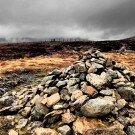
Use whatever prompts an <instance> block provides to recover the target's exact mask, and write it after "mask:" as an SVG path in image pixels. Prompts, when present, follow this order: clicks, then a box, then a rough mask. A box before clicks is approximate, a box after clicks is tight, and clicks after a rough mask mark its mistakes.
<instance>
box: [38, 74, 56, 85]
mask: <svg viewBox="0 0 135 135" xmlns="http://www.w3.org/2000/svg"><path fill="white" fill-rule="evenodd" d="M53 78H54V75H51V76H46V77H44V78H43V80H42V82H41V85H45V84H46V82H47V81H50V80H52V79H53Z"/></svg>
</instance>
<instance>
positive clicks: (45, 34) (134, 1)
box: [0, 0, 135, 40]
mask: <svg viewBox="0 0 135 135" xmlns="http://www.w3.org/2000/svg"><path fill="white" fill-rule="evenodd" d="M130 36H135V0H0V37H6V38H11V37H12V38H16V37H33V38H54V37H63V38H76V37H80V38H86V39H89V40H115V39H122V38H127V37H130Z"/></svg>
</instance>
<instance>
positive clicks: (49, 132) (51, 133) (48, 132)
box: [33, 128, 59, 135]
mask: <svg viewBox="0 0 135 135" xmlns="http://www.w3.org/2000/svg"><path fill="white" fill-rule="evenodd" d="M33 135H59V134H58V132H56V131H55V130H53V129H50V128H36V129H35V130H34V133H33Z"/></svg>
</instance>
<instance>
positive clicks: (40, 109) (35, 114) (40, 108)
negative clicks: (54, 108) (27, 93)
mask: <svg viewBox="0 0 135 135" xmlns="http://www.w3.org/2000/svg"><path fill="white" fill-rule="evenodd" d="M48 112H49V109H48V108H47V107H46V106H44V105H42V104H37V105H36V106H35V107H34V108H33V111H32V113H31V116H32V119H34V120H39V119H40V118H41V117H42V116H45V115H46V114H47V113H48Z"/></svg>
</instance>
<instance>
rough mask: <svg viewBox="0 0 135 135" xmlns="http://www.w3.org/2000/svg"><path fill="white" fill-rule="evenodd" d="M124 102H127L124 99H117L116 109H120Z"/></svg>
mask: <svg viewBox="0 0 135 135" xmlns="http://www.w3.org/2000/svg"><path fill="white" fill-rule="evenodd" d="M126 104H127V102H126V101H125V100H124V99H119V100H118V101H117V108H118V110H120V109H122V108H123V107H124V106H125V105H126Z"/></svg>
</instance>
